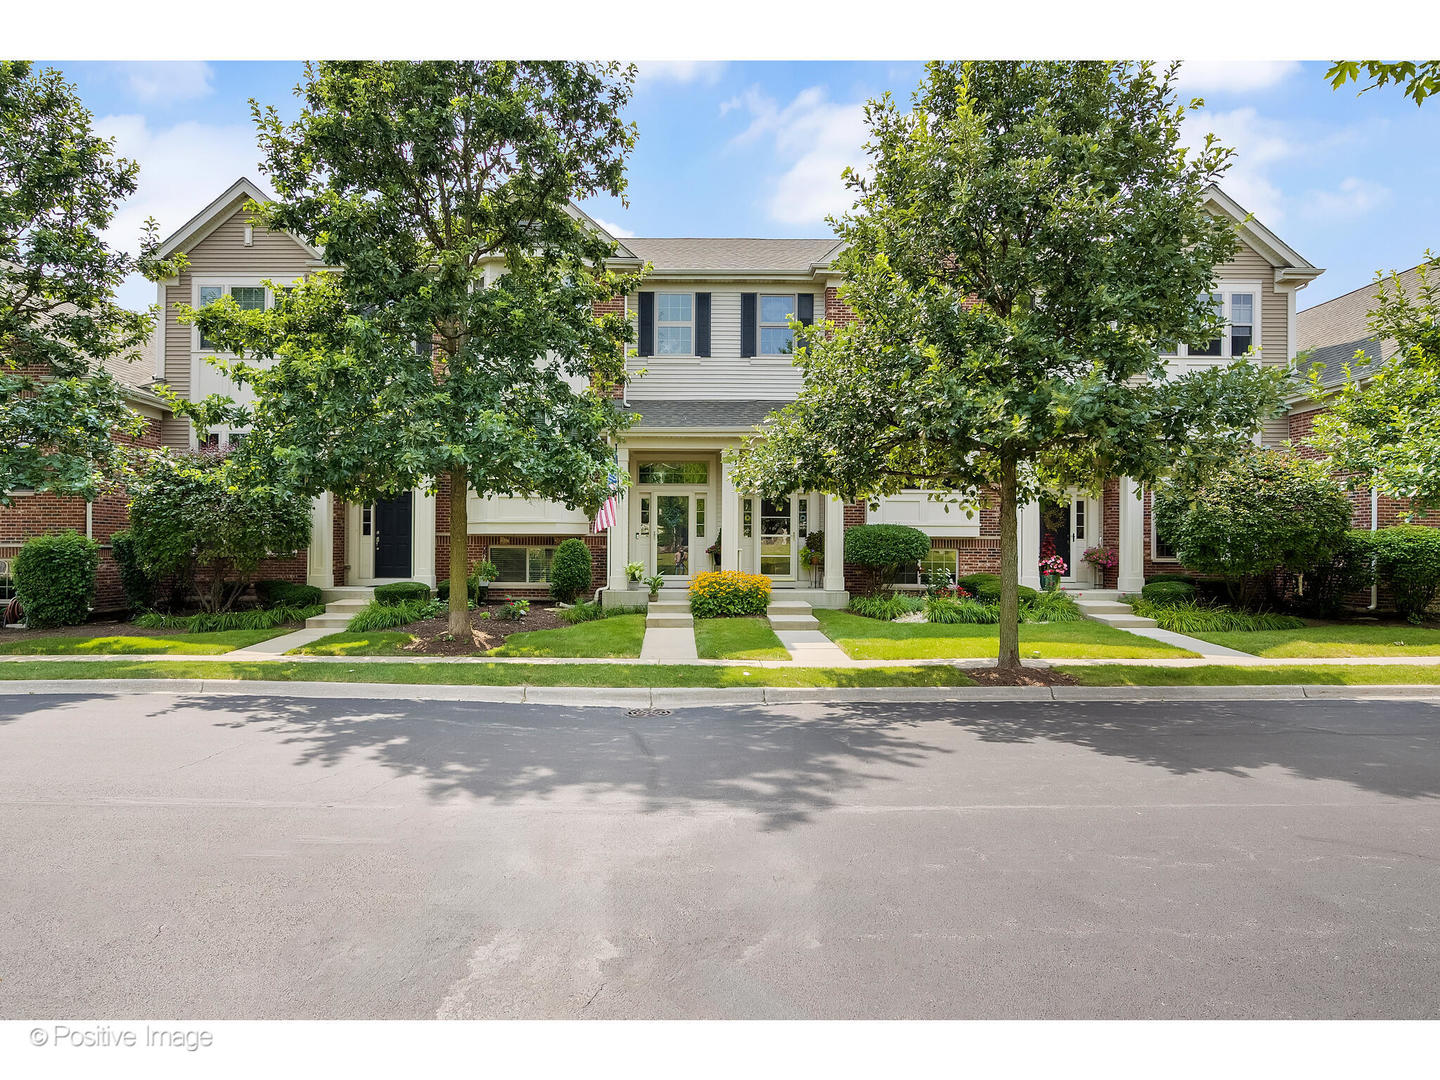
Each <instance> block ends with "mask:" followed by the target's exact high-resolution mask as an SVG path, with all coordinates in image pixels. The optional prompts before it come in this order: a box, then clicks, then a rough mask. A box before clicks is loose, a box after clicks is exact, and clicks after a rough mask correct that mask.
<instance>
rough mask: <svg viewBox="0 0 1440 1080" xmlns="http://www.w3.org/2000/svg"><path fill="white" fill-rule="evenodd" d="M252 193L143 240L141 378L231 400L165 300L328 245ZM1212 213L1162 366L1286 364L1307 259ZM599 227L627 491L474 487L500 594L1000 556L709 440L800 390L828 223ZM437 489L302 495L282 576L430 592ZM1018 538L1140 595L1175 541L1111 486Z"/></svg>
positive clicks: (987, 560) (310, 263)
mask: <svg viewBox="0 0 1440 1080" xmlns="http://www.w3.org/2000/svg"><path fill="white" fill-rule="evenodd" d="M251 198H257V199H258V198H264V193H263V192H261V191H260V189H259V188H258V187H256V185H254V184H253V183H251V182H250V181H248V180H245V179H241V180H238V181H236V183H235V184H234V185H232V186H231V187H230V188H229V189H228V190H227V191H225V192H223V193H222V194H221V195H220V196H219V197H217V198H216V199H215V200H213V201H212V202H211V203H210V204H209V205H208V206H206V207H205V208H204V209H203V210H201V211H200V212H199V213H198V214H196V215H195V217H194V218H192V219H191V220H190V221H189V222H187V223H186V224H185V225H184V226H183V227H182V228H181V229H180V230H178V231H177V232H176V233H175V234H174V235H173V236H171V237H170V238H169V239H168V240H167V241H166V242H165V243H164V244H163V245H162V247H161V249H160V254H161V255H162V256H164V255H168V254H169V253H171V252H173V251H177V250H183V251H185V252H186V253H187V254H188V255H189V258H190V266H189V268H188V269H187V270H186V271H185V272H184V273H183V274H181V275H179V276H178V277H176V278H174V279H172V280H170V281H167V282H163V283H162V284H161V285H160V287H159V301H160V303H161V304H162V305H163V307H164V311H165V317H164V320H163V325H162V327H161V333H160V336H159V340H158V342H157V349H156V352H155V371H154V378H155V379H156V380H157V381H163V382H165V383H167V384H168V385H169V386H170V387H171V388H173V389H174V390H176V391H177V392H179V393H182V394H185V395H187V396H189V397H191V398H199V397H203V396H204V395H205V394H207V393H211V392H221V393H229V394H232V395H236V396H242V397H243V394H241V393H240V391H239V390H238V388H236V387H234V386H233V385H230V384H228V382H227V380H225V379H224V378H223V377H222V376H221V375H220V374H219V373H218V372H217V371H215V370H214V369H213V368H212V367H211V366H210V365H208V364H207V363H206V358H207V356H209V355H212V349H211V347H210V343H209V342H206V341H205V340H203V339H202V337H201V335H200V332H199V330H198V329H196V328H195V327H193V326H189V325H185V324H182V323H181V322H180V321H179V320H178V318H177V317H176V309H175V305H176V304H177V303H188V304H193V305H196V306H199V305H201V304H203V303H205V302H206V301H207V300H209V299H213V298H215V297H218V296H221V295H230V296H232V297H234V298H235V299H236V301H237V302H239V303H240V304H241V306H247V305H255V306H260V305H264V304H268V303H270V302H271V299H272V297H271V295H270V291H269V287H268V286H266V285H265V281H266V280H271V281H275V282H280V283H283V282H285V281H289V280H294V279H296V278H298V277H300V276H302V275H304V274H307V273H310V272H312V271H314V270H316V269H318V268H321V267H323V266H324V265H325V262H324V256H323V254H322V253H321V252H320V251H317V250H316V249H314V248H313V247H311V246H309V245H308V244H306V243H304V242H303V241H302V240H301V239H299V238H297V237H295V236H292V235H290V234H287V233H280V232H271V231H269V230H267V229H265V228H264V227H263V226H261V225H258V224H255V223H253V222H252V221H251V220H250V217H249V215H248V214H247V213H246V211H245V209H244V207H245V203H246V201H247V200H248V199H251ZM1207 205H1208V206H1209V208H1210V209H1211V211H1212V212H1213V213H1215V214H1218V215H1222V216H1224V217H1227V218H1229V219H1232V220H1233V221H1235V222H1236V225H1237V229H1238V231H1239V236H1240V240H1241V250H1240V252H1239V253H1238V254H1237V255H1236V257H1235V258H1234V259H1233V260H1232V261H1231V262H1230V263H1228V264H1226V265H1225V266H1223V267H1220V268H1219V273H1218V282H1217V285H1216V293H1215V302H1216V304H1217V305H1218V306H1219V307H1220V309H1221V311H1222V312H1223V314H1224V315H1225V318H1226V322H1227V327H1226V330H1225V333H1224V335H1223V336H1222V337H1221V338H1219V339H1217V340H1216V341H1215V342H1213V343H1211V344H1210V345H1208V346H1207V347H1206V348H1204V349H1185V348H1183V347H1182V348H1179V349H1178V350H1177V352H1176V355H1174V356H1173V357H1170V358H1169V360H1170V363H1171V365H1172V366H1173V367H1174V368H1175V369H1177V370H1180V369H1188V368H1194V367H1198V366H1206V365H1214V364H1221V363H1228V362H1229V361H1230V359H1231V357H1234V356H1240V355H1242V354H1243V353H1245V352H1246V350H1247V349H1249V348H1250V347H1251V346H1255V347H1257V348H1258V349H1259V350H1260V355H1261V362H1262V363H1266V364H1286V363H1288V362H1289V361H1290V360H1291V359H1293V357H1294V355H1295V352H1296V348H1297V340H1298V339H1297V334H1296V330H1295V323H1296V314H1295V313H1296V303H1295V298H1296V294H1297V292H1298V291H1299V290H1300V289H1302V288H1304V286H1305V285H1306V284H1308V283H1309V282H1310V281H1311V280H1313V279H1314V278H1315V277H1316V276H1318V275H1319V274H1320V273H1321V272H1322V271H1321V270H1320V269H1318V268H1317V267H1315V266H1312V265H1311V264H1310V263H1308V262H1307V261H1306V260H1305V259H1303V258H1302V257H1301V256H1300V255H1298V254H1297V253H1296V252H1295V251H1293V250H1292V249H1291V248H1289V247H1288V246H1287V245H1286V244H1285V243H1284V242H1283V241H1282V240H1281V239H1280V238H1279V237H1277V236H1276V235H1275V234H1274V233H1272V232H1270V230H1268V229H1267V228H1265V226H1263V225H1262V224H1260V223H1259V222H1257V221H1255V220H1254V219H1253V218H1250V217H1249V215H1247V213H1246V212H1245V210H1244V209H1243V208H1241V207H1240V206H1238V205H1237V204H1236V203H1235V202H1234V201H1233V200H1231V199H1230V198H1229V197H1228V196H1227V195H1225V194H1224V192H1222V191H1220V190H1219V189H1212V190H1211V191H1210V192H1209V193H1208V194H1207ZM577 213H578V211H577ZM596 228H597V229H598V228H599V226H598V225H597V226H596ZM600 231H602V232H603V231H604V230H603V229H602V230H600ZM612 239H614V240H615V243H616V256H615V263H616V265H617V266H619V267H638V266H640V265H642V264H643V263H646V262H648V263H650V264H651V266H652V274H651V276H650V277H649V278H648V279H647V280H646V282H645V284H644V287H643V289H641V290H640V291H638V292H637V293H635V294H634V295H631V296H628V297H625V298H623V299H620V300H616V301H614V302H613V304H614V307H613V308H612V310H617V311H623V312H624V313H625V314H627V315H629V316H630V317H631V318H633V319H634V320H635V322H636V326H637V339H638V340H637V347H636V348H635V350H634V352H635V355H634V356H632V357H631V359H630V360H629V370H630V372H631V373H632V381H630V382H629V384H628V385H627V386H626V387H625V389H624V392H623V396H622V397H621V398H620V399H619V400H617V403H616V404H617V408H621V409H624V410H627V411H629V412H631V413H633V414H634V415H635V416H636V417H637V421H636V423H635V425H634V426H633V427H632V428H630V429H629V430H628V431H626V432H625V433H624V435H623V436H622V439H621V442H620V445H619V448H618V451H619V459H620V464H621V467H622V468H623V469H624V470H626V472H627V473H628V474H629V478H630V481H631V486H630V487H629V489H628V491H627V492H626V494H625V496H624V498H623V499H622V500H621V507H620V513H619V521H618V522H617V524H616V525H615V526H614V527H613V528H611V529H609V530H607V531H606V532H604V533H596V532H594V531H593V530H592V528H591V522H590V520H589V519H588V518H587V516H586V515H585V514H584V513H583V512H581V511H578V510H567V509H565V508H564V507H563V506H561V505H558V504H554V503H548V502H541V501H535V500H528V499H518V498H491V499H483V500H482V499H478V498H476V497H475V496H473V495H471V496H470V498H471V506H470V515H469V516H470V525H469V529H470V534H469V535H468V536H467V537H465V538H464V542H465V544H466V547H467V550H468V552H469V558H470V561H471V562H472V564H473V563H474V562H476V561H478V560H480V559H482V558H488V559H490V560H491V561H493V562H494V563H495V564H496V566H497V567H498V568H499V570H500V580H499V581H498V582H496V584H495V585H494V586H493V588H494V590H495V591H497V592H499V593H501V594H502V595H513V596H543V595H545V594H546V592H547V585H546V577H547V569H548V566H549V561H550V558H551V556H552V554H553V552H554V549H555V547H556V546H557V545H558V544H559V543H560V542H561V541H562V540H564V539H566V538H567V537H571V536H578V537H581V538H582V539H584V540H585V542H586V544H587V545H588V546H589V548H590V550H591V552H592V558H593V561H594V572H593V574H592V586H593V587H594V588H596V589H599V588H608V589H611V590H623V589H625V588H626V574H625V567H626V564H627V563H630V562H639V563H641V564H643V565H644V566H645V568H646V571H647V573H658V574H660V575H662V576H663V577H665V578H666V579H667V581H669V582H671V583H672V584H674V585H675V586H683V585H684V584H686V583H687V582H688V581H689V579H690V578H691V577H692V576H693V575H694V574H696V573H698V572H699V571H701V570H704V569H709V568H711V567H717V566H718V567H719V568H723V569H737V570H744V571H749V572H759V573H764V574H766V575H768V576H770V577H771V578H772V579H773V581H774V584H775V587H776V588H777V589H789V590H796V591H797V593H803V594H805V598H807V599H810V600H811V601H812V602H813V603H815V604H817V605H828V606H838V605H842V604H843V603H844V602H845V599H846V595H847V588H850V587H855V586H856V585H858V584H859V583H860V582H861V581H862V580H863V579H862V578H860V577H859V575H858V573H857V570H858V568H855V567H846V566H845V565H844V563H843V559H842V554H843V545H842V544H841V543H840V542H839V541H840V538H841V536H842V535H843V532H844V529H845V528H846V527H847V526H850V525H855V524H859V523H862V522H865V521H872V522H876V521H879V522H893V523H899V524H906V525H913V526H915V527H917V528H919V529H922V530H923V531H924V532H926V533H927V534H928V535H929V536H930V537H931V538H932V543H933V548H932V551H931V553H930V555H929V558H928V559H927V565H928V566H931V567H942V566H943V567H945V568H948V569H950V570H952V571H954V572H956V573H958V574H964V573H968V572H973V571H976V570H995V569H998V565H999V536H998V514H997V512H996V511H995V509H994V508H993V507H983V506H982V507H980V508H978V510H977V511H976V512H975V513H974V514H973V515H971V514H967V513H966V512H965V510H966V508H965V507H964V506H963V505H962V504H961V502H960V500H959V499H958V497H957V498H954V499H951V500H948V501H945V500H941V501H935V500H932V499H930V498H929V497H927V496H926V495H925V493H923V492H919V491H914V492H905V493H901V494H898V495H895V496H892V497H889V498H886V499H882V500H880V501H879V503H878V504H877V505H876V506H874V507H867V506H865V505H863V504H851V505H844V504H842V503H841V502H840V501H839V500H838V499H837V498H835V497H833V496H831V495H829V494H827V493H825V492H818V491H796V492H791V493H789V494H788V495H786V496H783V497H778V498H762V497H760V496H758V495H756V494H754V493H750V492H745V491H741V490H739V489H737V488H736V486H735V485H734V483H733V482H732V480H731V476H730V470H729V468H728V467H727V466H726V465H725V462H724V459H723V452H724V451H725V450H726V449H728V448H730V447H733V446H736V445H738V444H739V442H740V440H741V439H742V438H743V436H744V435H745V434H746V433H747V432H749V431H750V430H751V429H753V428H754V427H755V425H756V424H758V423H759V422H760V421H761V420H763V418H764V417H765V416H766V415H767V414H768V413H770V412H771V411H772V410H774V409H776V408H778V407H779V406H781V405H783V404H784V403H785V402H787V401H789V400H791V399H792V398H793V397H794V396H795V394H796V393H797V392H798V391H799V389H800V386H801V378H800V371H799V369H797V368H796V367H795V366H794V365H793V364H792V362H791V358H790V356H789V354H788V353H789V343H790V338H791V336H792V335H791V330H790V327H789V321H790V318H791V316H792V315H793V316H794V317H795V319H796V320H797V321H799V322H802V323H806V322H811V321H814V320H817V319H829V320H833V321H834V322H836V323H843V322H844V321H845V320H847V319H849V318H851V317H852V315H851V312H850V311H849V309H848V308H847V307H846V306H845V304H844V303H843V302H842V301H841V300H840V298H839V293H838V289H839V285H840V278H839V274H838V273H837V272H836V270H835V268H834V259H835V256H836V254H837V252H838V247H839V245H838V244H837V242H836V240H835V238H834V237H814V238H809V239H762V238H698V237H691V238H673V237H671V238H643V237H624V238H613V237H612ZM240 434H241V433H239V432H229V431H224V430H221V431H218V432H216V433H214V435H213V436H212V438H213V439H214V440H215V441H216V442H217V443H219V444H220V445H222V446H223V445H224V444H226V443H227V442H228V441H229V440H231V439H233V438H235V437H236V436H238V435H240ZM1288 434H1289V428H1288V426H1287V424H1286V422H1285V421H1284V420H1279V421H1277V422H1275V423H1272V424H1269V425H1267V427H1266V429H1265V430H1264V432H1262V433H1261V438H1262V439H1263V440H1264V441H1265V442H1267V443H1270V444H1276V445H1278V444H1279V443H1281V442H1282V441H1283V440H1284V439H1285V438H1286V437H1287V435H1288ZM194 439H195V437H194V434H193V432H192V430H191V428H190V426H189V424H188V422H186V421H184V420H182V419H176V418H169V417H164V418H161V419H160V421H159V440H160V442H161V443H162V444H164V445H166V446H171V447H175V448H186V447H192V446H194V445H195V442H194ZM450 497H451V493H450V492H449V491H448V489H447V488H446V487H445V486H444V485H442V486H441V488H440V489H439V491H437V492H435V493H426V492H425V491H424V490H422V489H416V490H413V491H407V492H402V493H399V494H398V495H397V496H396V497H394V498H390V499H386V500H381V501H379V502H377V503H374V504H372V505H368V506H361V505H357V504H353V503H351V504H346V503H342V502H340V501H338V500H336V499H334V498H333V497H332V496H330V495H328V494H327V495H322V496H320V497H317V498H316V499H315V500H314V504H313V509H312V515H313V524H314V530H313V534H312V539H311V542H310V548H309V550H308V552H307V553H306V554H305V559H304V566H303V573H302V569H301V567H300V566H299V565H298V564H297V565H296V566H294V567H293V568H292V572H293V574H294V576H295V577H297V578H299V577H301V576H303V578H304V579H305V580H307V581H309V582H310V583H311V584H314V585H319V586H321V587H323V588H333V587H337V586H342V585H351V586H354V585H361V586H364V585H372V584H375V583H378V582H382V581H386V580H395V579H406V578H409V579H415V580H420V581H424V582H427V583H430V584H434V583H435V580H436V572H437V567H444V566H447V565H448V559H449V546H450V544H451V543H452V542H453V541H454V538H452V537H450V536H449V535H448V530H447V526H448V520H449V515H448V505H449V504H448V500H449V498H450ZM816 530H823V531H824V533H825V536H826V541H827V542H826V543H825V545H824V548H825V555H824V559H823V565H821V566H818V567H815V568H813V569H812V568H810V567H807V566H805V565H803V564H802V562H801V559H800V551H801V548H802V547H803V545H804V541H805V538H806V537H807V535H809V534H810V533H812V532H814V531H816ZM1020 541H1021V567H1022V581H1023V582H1024V583H1025V584H1028V585H1031V586H1038V584H1039V580H1038V570H1037V563H1038V561H1039V554H1040V551H1041V549H1042V545H1043V546H1045V547H1046V549H1047V550H1048V548H1049V547H1050V546H1053V547H1054V548H1055V550H1056V551H1057V552H1059V553H1060V554H1061V555H1063V556H1065V557H1066V561H1067V563H1070V564H1072V566H1073V565H1074V564H1077V563H1078V564H1079V566H1078V567H1074V569H1072V580H1073V581H1074V582H1076V583H1080V584H1087V585H1088V584H1091V581H1090V579H1089V577H1088V576H1087V574H1088V568H1087V567H1085V566H1084V564H1083V563H1081V562H1080V559H1079V554H1080V552H1081V551H1082V550H1083V549H1084V548H1086V547H1089V546H1093V545H1096V544H1102V543H1103V544H1107V545H1111V546H1116V547H1118V550H1119V557H1120V565H1119V568H1118V571H1112V572H1111V573H1110V575H1109V580H1108V581H1105V582H1103V583H1101V584H1104V585H1105V586H1107V587H1111V588H1114V587H1117V586H1118V587H1119V588H1120V589H1122V590H1137V589H1138V588H1139V587H1140V585H1141V584H1142V582H1143V578H1144V575H1146V574H1148V573H1152V572H1156V571H1159V570H1161V569H1163V568H1165V567H1166V566H1167V565H1168V566H1173V555H1170V554H1168V553H1167V551H1166V550H1165V548H1164V545H1163V544H1160V543H1157V542H1156V539H1155V537H1154V536H1153V534H1152V530H1151V526H1150V513H1149V505H1148V501H1147V500H1142V497H1141V494H1140V493H1139V491H1138V490H1137V487H1136V485H1135V484H1134V483H1133V482H1131V481H1130V480H1129V479H1127V478H1117V479H1115V480H1112V481H1111V482H1110V483H1109V484H1107V485H1106V486H1105V488H1104V490H1103V491H1101V492H1098V493H1095V492H1083V491H1072V492H1070V493H1069V494H1068V496H1067V498H1066V499H1064V500H1061V501H1059V502H1053V503H1052V502H1048V501H1047V502H1045V503H1043V504H1042V503H1032V504H1030V505H1029V506H1026V507H1024V508H1023V509H1022V512H1021V514H1020ZM712 548H714V549H715V554H713V555H712V554H711V549H712Z"/></svg>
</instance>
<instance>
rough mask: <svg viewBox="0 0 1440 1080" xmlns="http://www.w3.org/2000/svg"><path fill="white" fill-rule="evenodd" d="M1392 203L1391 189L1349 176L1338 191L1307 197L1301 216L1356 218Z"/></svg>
mask: <svg viewBox="0 0 1440 1080" xmlns="http://www.w3.org/2000/svg"><path fill="white" fill-rule="evenodd" d="M1389 199H1390V189H1389V188H1387V187H1385V186H1384V185H1383V184H1377V183H1375V182H1374V181H1373V180H1363V179H1361V178H1360V177H1358V176H1347V177H1346V178H1345V179H1344V180H1341V181H1340V187H1339V188H1338V189H1337V190H1335V191H1320V190H1318V189H1312V190H1310V191H1307V192H1306V193H1305V199H1304V202H1303V203H1302V204H1301V213H1303V214H1304V215H1305V216H1306V217H1309V218H1315V219H1317V220H1324V221H1335V220H1337V219H1346V218H1357V217H1362V216H1363V215H1365V214H1367V213H1369V212H1370V211H1371V210H1374V209H1375V208H1376V207H1378V206H1383V205H1384V204H1385V203H1386V202H1388V201H1389Z"/></svg>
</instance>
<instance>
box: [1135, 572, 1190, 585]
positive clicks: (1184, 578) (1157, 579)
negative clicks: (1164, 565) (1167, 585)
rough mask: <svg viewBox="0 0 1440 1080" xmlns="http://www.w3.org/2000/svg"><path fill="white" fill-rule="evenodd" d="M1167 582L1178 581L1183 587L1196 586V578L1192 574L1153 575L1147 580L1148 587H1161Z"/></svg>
mask: <svg viewBox="0 0 1440 1080" xmlns="http://www.w3.org/2000/svg"><path fill="white" fill-rule="evenodd" d="M1165 581H1178V582H1180V583H1181V584H1182V585H1194V584H1195V578H1194V577H1192V576H1191V575H1190V574H1151V575H1150V576H1149V577H1147V578H1146V579H1145V584H1146V585H1159V584H1160V583H1161V582H1165Z"/></svg>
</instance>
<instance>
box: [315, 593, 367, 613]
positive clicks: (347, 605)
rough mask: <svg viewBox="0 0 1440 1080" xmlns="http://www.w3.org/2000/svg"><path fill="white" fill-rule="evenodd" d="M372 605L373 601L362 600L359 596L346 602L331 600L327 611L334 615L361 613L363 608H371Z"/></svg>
mask: <svg viewBox="0 0 1440 1080" xmlns="http://www.w3.org/2000/svg"><path fill="white" fill-rule="evenodd" d="M370 604H371V601H369V600H362V599H361V598H360V597H358V596H357V597H351V598H349V599H346V600H331V601H330V602H329V603H328V604H326V605H325V610H326V611H327V612H330V613H332V614H333V613H335V612H338V611H350V612H355V611H359V610H360V609H361V608H364V607H369V606H370Z"/></svg>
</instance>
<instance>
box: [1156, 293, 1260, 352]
mask: <svg viewBox="0 0 1440 1080" xmlns="http://www.w3.org/2000/svg"><path fill="white" fill-rule="evenodd" d="M1211 292H1212V294H1214V295H1216V296H1219V297H1220V300H1221V303H1220V314H1221V316H1222V317H1223V318H1224V320H1225V330H1224V332H1223V333H1222V334H1221V337H1220V355H1219V356H1201V355H1198V354H1197V355H1195V356H1191V355H1190V347H1189V346H1188V345H1185V344H1183V343H1182V344H1180V345H1177V346H1176V348H1175V351H1174V352H1173V353H1162V354H1161V355H1162V356H1163V357H1164V358H1165V359H1166V360H1189V361H1192V363H1191V364H1190V365H1189V366H1192V367H1194V366H1198V365H1202V364H1209V365H1215V366H1218V365H1220V364H1228V363H1230V361H1232V360H1238V359H1240V357H1238V356H1231V355H1230V297H1231V295H1232V294H1233V293H1249V294H1250V295H1251V296H1253V297H1254V314H1255V322H1254V323H1253V324H1252V325H1251V328H1250V343H1251V345H1252V346H1254V347H1256V348H1258V349H1260V350H1261V352H1260V357H1261V362H1262V363H1263V362H1264V355H1265V353H1264V347H1265V337H1264V332H1263V330H1262V329H1261V326H1260V319H1261V308H1262V307H1264V296H1263V295H1262V293H1261V291H1260V282H1258V281H1231V280H1229V279H1228V278H1227V279H1224V280H1221V281H1217V282H1216V283H1215V288H1214V289H1212V290H1211Z"/></svg>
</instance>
